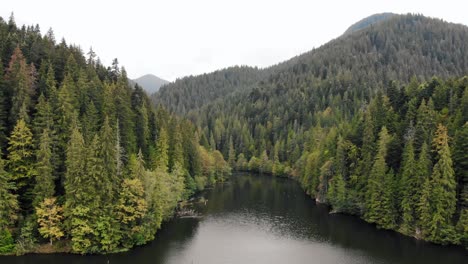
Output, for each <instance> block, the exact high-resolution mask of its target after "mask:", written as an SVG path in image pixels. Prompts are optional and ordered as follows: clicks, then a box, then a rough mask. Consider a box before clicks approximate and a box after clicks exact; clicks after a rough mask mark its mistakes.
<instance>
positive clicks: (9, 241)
mask: <svg viewBox="0 0 468 264" xmlns="http://www.w3.org/2000/svg"><path fill="white" fill-rule="evenodd" d="M14 251H15V241H14V240H13V237H12V235H11V233H10V231H9V230H8V229H7V228H2V229H0V255H4V254H11V253H13V252H14Z"/></svg>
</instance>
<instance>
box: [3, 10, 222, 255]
mask: <svg viewBox="0 0 468 264" xmlns="http://www.w3.org/2000/svg"><path fill="white" fill-rule="evenodd" d="M0 56H1V57H0V60H1V62H0V154H1V155H0V255H2V254H18V255H20V254H25V253H29V252H38V253H51V252H72V253H80V254H89V253H111V252H118V251H123V250H127V249H129V248H131V247H134V246H138V245H142V244H145V243H147V242H148V241H151V240H152V239H154V237H155V234H156V231H157V230H158V229H159V228H160V226H161V223H162V221H164V220H167V219H169V218H170V217H171V216H172V213H173V210H174V209H175V208H176V206H177V203H178V202H179V201H181V200H183V199H186V198H188V197H189V196H190V195H192V194H193V193H194V192H195V191H197V190H202V189H203V188H205V186H208V185H212V184H214V183H215V182H216V181H223V180H224V179H225V178H226V177H227V176H228V175H229V174H230V167H229V166H228V165H227V163H226V162H225V161H224V159H223V156H222V154H221V153H220V152H219V151H216V150H214V149H211V148H208V149H207V148H204V147H203V146H200V144H199V143H198V141H199V139H198V134H199V132H198V130H197V128H196V127H195V126H193V125H192V124H191V122H189V121H187V120H186V119H181V118H177V117H176V116H174V115H171V114H169V113H168V112H167V111H166V110H164V109H163V108H162V107H158V108H157V109H156V108H155V107H153V106H152V104H151V102H150V100H149V98H148V96H147V95H146V93H145V92H144V91H143V90H142V88H141V87H139V86H138V85H136V86H135V87H130V86H129V82H128V78H127V75H126V72H125V69H124V68H123V67H120V66H119V64H118V61H117V59H115V60H114V61H113V63H112V65H111V66H110V67H105V66H103V65H102V63H101V62H100V60H99V58H97V56H96V54H95V53H94V52H93V51H92V50H90V51H89V52H88V53H87V54H86V56H85V55H84V54H83V52H82V51H81V49H80V47H79V46H75V45H69V44H67V43H66V42H65V40H61V41H60V42H57V41H56V40H55V37H54V34H53V31H52V30H49V31H48V32H47V34H45V35H41V32H40V29H39V26H27V27H26V26H22V27H18V26H17V25H16V23H15V21H14V18H13V16H12V17H10V19H9V21H8V22H6V21H4V20H3V19H1V18H0Z"/></svg>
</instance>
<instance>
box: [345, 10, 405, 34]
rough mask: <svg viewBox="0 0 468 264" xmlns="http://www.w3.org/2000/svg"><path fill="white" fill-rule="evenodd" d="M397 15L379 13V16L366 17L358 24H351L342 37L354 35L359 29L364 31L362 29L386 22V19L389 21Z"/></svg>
mask: <svg viewBox="0 0 468 264" xmlns="http://www.w3.org/2000/svg"><path fill="white" fill-rule="evenodd" d="M396 15H397V14H395V13H389V12H387V13H379V14H373V15H371V16H368V17H366V18H363V19H361V20H359V21H358V22H356V23H354V24H352V25H351V26H350V27H349V28H348V29H347V30H346V31H345V32H344V34H343V35H348V34H351V33H354V32H356V31H359V30H361V29H364V28H367V27H369V26H371V25H373V24H376V23H379V22H382V21H384V20H387V19H390V18H392V17H394V16H396Z"/></svg>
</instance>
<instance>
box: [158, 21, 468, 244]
mask: <svg viewBox="0 0 468 264" xmlns="http://www.w3.org/2000/svg"><path fill="white" fill-rule="evenodd" d="M467 40H468V28H467V27H466V26H463V25H459V24H452V23H447V22H445V21H442V20H439V19H433V18H427V17H424V16H422V15H413V14H408V15H394V16H391V17H389V18H386V19H383V20H382V21H380V22H378V23H376V24H372V25H371V26H368V27H365V28H362V29H359V30H357V31H354V32H351V33H349V34H345V35H343V36H341V37H339V38H337V39H334V40H332V41H330V42H329V43H327V44H325V45H323V46H321V47H320V48H317V49H314V50H312V51H310V52H307V53H305V54H302V55H300V56H297V57H295V58H292V59H291V60H288V61H286V62H283V63H280V64H278V65H274V66H272V67H269V68H265V69H254V68H251V69H248V71H247V70H242V69H240V68H236V67H233V68H228V69H225V70H223V71H218V72H214V73H212V74H203V75H200V76H194V77H186V78H183V79H180V80H177V81H175V82H174V83H171V84H168V85H166V86H164V87H162V88H161V90H160V92H158V93H156V94H154V95H153V97H152V99H153V101H154V102H155V104H156V105H164V106H165V107H167V108H168V109H170V110H171V111H173V112H175V113H178V114H182V115H185V116H186V117H187V118H189V119H191V120H192V121H193V122H194V123H195V124H196V125H197V126H199V127H200V128H201V129H202V132H203V133H202V135H201V138H200V143H201V144H202V145H203V146H205V147H213V148H216V149H219V150H220V151H221V152H222V153H223V155H224V157H225V158H226V159H227V160H228V162H229V164H230V165H231V166H232V167H236V168H237V169H241V170H250V171H256V172H261V173H262V172H266V173H271V174H273V175H276V176H291V177H294V178H295V179H297V180H298V181H299V182H300V183H301V184H302V186H303V188H304V189H305V191H306V192H307V193H308V194H310V195H311V196H312V197H313V198H315V199H316V200H317V201H319V202H321V203H329V204H330V205H331V206H332V210H333V211H335V212H344V213H349V214H354V215H358V216H360V217H362V218H363V219H364V220H366V221H368V222H370V223H373V224H376V225H377V226H378V227H379V228H384V229H391V230H396V231H398V232H401V233H403V234H405V235H408V236H413V237H416V238H418V239H423V240H427V241H431V242H434V243H438V244H461V245H463V246H465V247H467V246H468V220H467V219H468V213H467V212H468V200H467V199H468V198H467V197H468V196H467V195H468V164H467V160H468V156H467V155H466V152H467V150H468V145H467V144H468V143H467V142H468V125H467V121H468V91H467V82H468V81H467V80H468V77H463V76H465V75H467V74H468V64H467V62H468V46H467V44H466V43H468V41H467ZM251 71H257V72H258V74H259V75H258V76H259V79H257V80H255V79H252V78H247V79H245V80H244V82H240V81H238V79H243V78H244V76H246V72H248V73H249V74H251ZM262 76H263V77H262ZM220 85H221V86H223V85H224V86H223V88H221V89H222V90H224V95H218V94H215V93H213V92H212V90H213V89H216V87H217V86H220ZM184 93H189V94H191V95H192V96H193V98H194V99H193V100H195V101H197V100H198V102H196V103H193V102H187V101H186V100H184V99H183V98H181V96H180V95H181V94H184ZM207 94H209V95H210V96H215V97H214V100H213V101H211V102H209V103H204V100H203V98H205V97H206V96H208V95H207ZM200 105H201V106H200Z"/></svg>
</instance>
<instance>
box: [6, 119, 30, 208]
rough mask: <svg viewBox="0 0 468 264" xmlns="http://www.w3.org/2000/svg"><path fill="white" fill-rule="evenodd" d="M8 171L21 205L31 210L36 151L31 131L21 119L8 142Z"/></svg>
mask: <svg viewBox="0 0 468 264" xmlns="http://www.w3.org/2000/svg"><path fill="white" fill-rule="evenodd" d="M7 150H8V156H7V158H8V161H7V169H8V172H9V173H10V177H11V179H12V180H13V181H15V183H16V187H17V188H18V189H19V192H20V193H23V194H24V195H22V196H20V197H19V200H20V205H21V208H22V209H23V210H30V209H31V202H32V188H33V181H34V178H33V177H34V175H35V170H34V159H33V157H34V151H33V140H32V133H31V130H29V128H28V127H27V126H26V123H25V122H24V120H23V119H19V120H18V123H17V124H16V126H15V128H14V130H13V132H12V133H11V136H10V138H9V141H8V149H7Z"/></svg>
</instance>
